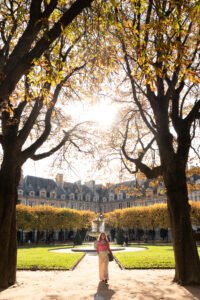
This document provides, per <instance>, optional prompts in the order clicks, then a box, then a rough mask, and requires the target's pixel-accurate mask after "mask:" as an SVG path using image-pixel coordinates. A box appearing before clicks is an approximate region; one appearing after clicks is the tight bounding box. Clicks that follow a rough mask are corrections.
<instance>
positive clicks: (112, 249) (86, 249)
mask: <svg viewBox="0 0 200 300" xmlns="http://www.w3.org/2000/svg"><path fill="white" fill-rule="evenodd" d="M110 249H111V251H113V252H114V251H122V250H125V248H124V247H110ZM71 251H73V252H86V253H88V252H96V249H95V248H94V247H83V248H82V247H80V248H72V249H71Z"/></svg>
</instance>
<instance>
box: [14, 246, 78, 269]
mask: <svg viewBox="0 0 200 300" xmlns="http://www.w3.org/2000/svg"><path fill="white" fill-rule="evenodd" d="M60 248H62V249H63V248H71V247H70V246H63V247H61V246H42V247H24V248H19V249H18V253H17V269H18V270H70V269H71V268H73V267H74V265H75V264H76V263H77V262H78V261H79V260H80V259H81V258H82V257H83V255H84V253H82V252H79V253H58V252H49V250H55V249H60Z"/></svg>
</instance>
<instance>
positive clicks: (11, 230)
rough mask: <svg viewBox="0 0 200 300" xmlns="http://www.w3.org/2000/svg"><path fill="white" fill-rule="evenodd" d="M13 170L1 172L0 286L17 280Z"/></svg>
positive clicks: (7, 285) (3, 286)
mask: <svg viewBox="0 0 200 300" xmlns="http://www.w3.org/2000/svg"><path fill="white" fill-rule="evenodd" d="M14 175H15V174H14V172H13V171H12V170H9V169H7V170H5V169H4V171H3V170H1V173H0V241H1V242H0V257H1V259H0V288H7V287H9V286H10V285H13V284H14V283H15V281H16V256H17V235H16V190H17V186H16V180H15V179H16V178H15V177H14Z"/></svg>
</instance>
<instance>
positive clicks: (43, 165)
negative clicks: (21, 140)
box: [23, 97, 118, 182]
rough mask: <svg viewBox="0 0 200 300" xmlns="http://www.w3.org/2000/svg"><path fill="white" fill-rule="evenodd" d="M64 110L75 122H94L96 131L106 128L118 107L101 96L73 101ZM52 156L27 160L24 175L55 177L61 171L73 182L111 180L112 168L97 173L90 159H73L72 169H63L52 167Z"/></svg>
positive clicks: (113, 118)
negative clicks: (86, 100)
mask: <svg viewBox="0 0 200 300" xmlns="http://www.w3.org/2000/svg"><path fill="white" fill-rule="evenodd" d="M66 111H67V112H68V113H70V115H71V116H72V117H73V118H75V119H76V120H77V123H79V122H84V121H93V122H95V123H96V129H97V130H98V131H104V130H108V129H109V128H110V127H111V126H112V124H113V122H114V121H115V119H116V116H117V112H118V107H117V105H115V104H114V103H112V102H111V100H110V99H108V98H105V97H103V99H101V100H100V101H98V102H96V103H95V102H92V103H89V102H85V103H83V102H81V101H79V102H74V103H71V104H70V105H68V106H67V107H66ZM51 165H52V157H50V158H46V159H43V160H40V161H38V162H34V161H32V160H28V161H27V162H26V163H25V165H24V167H23V173H24V175H25V176H26V175H33V176H38V177H45V178H48V177H50V178H55V176H56V174H57V173H63V174H64V178H65V181H70V182H75V181H78V180H81V181H82V182H85V181H89V180H96V181H97V182H113V181H115V176H114V174H113V172H112V170H110V169H107V170H106V171H105V170H99V172H98V173H97V172H96V171H94V170H93V167H92V166H93V161H92V159H89V160H88V158H87V159H81V160H79V159H77V160H76V161H74V164H73V170H69V169H66V170H63V169H58V168H55V167H54V168H53V167H52V166H51Z"/></svg>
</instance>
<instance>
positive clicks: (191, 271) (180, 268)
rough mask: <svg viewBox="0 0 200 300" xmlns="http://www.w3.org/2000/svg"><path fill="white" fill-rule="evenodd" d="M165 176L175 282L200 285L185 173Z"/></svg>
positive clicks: (199, 269) (198, 264) (178, 172)
mask: <svg viewBox="0 0 200 300" xmlns="http://www.w3.org/2000/svg"><path fill="white" fill-rule="evenodd" d="M167 175H168V176H164V180H165V185H166V187H167V197H168V199H167V201H168V211H169V218H170V225H171V231H172V238H173V246H174V255H175V277H174V281H175V282H177V283H179V284H182V285H189V284H200V261H199V256H198V251H197V246H196V242H195V239H194V235H193V230H192V225H191V220H190V205H189V203H188V196H187V185H186V177H185V172H184V171H182V172H181V171H180V170H179V171H176V172H175V173H173V174H172V173H171V172H170V174H167Z"/></svg>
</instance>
